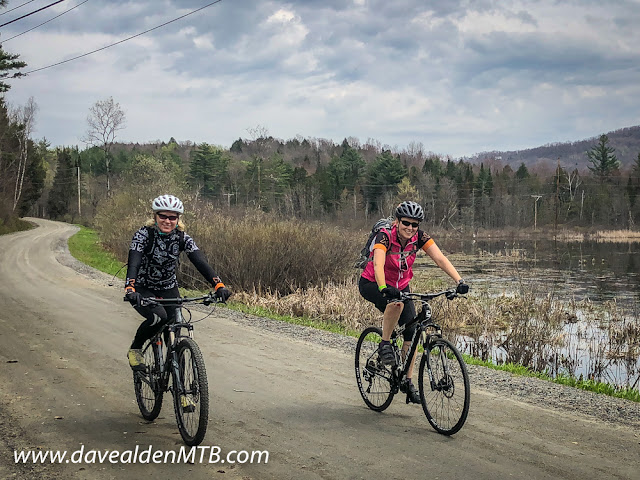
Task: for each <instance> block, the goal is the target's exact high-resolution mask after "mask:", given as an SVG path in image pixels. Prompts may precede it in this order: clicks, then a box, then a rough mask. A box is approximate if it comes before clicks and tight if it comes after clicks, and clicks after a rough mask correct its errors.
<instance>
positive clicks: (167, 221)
mask: <svg viewBox="0 0 640 480" xmlns="http://www.w3.org/2000/svg"><path fill="white" fill-rule="evenodd" d="M155 217H156V224H157V225H158V229H159V230H160V231H161V232H162V233H171V232H172V231H173V229H174V228H176V225H178V218H179V215H178V214H177V213H176V212H169V211H164V212H156V215H155Z"/></svg>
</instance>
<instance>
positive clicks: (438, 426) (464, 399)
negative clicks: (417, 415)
mask: <svg viewBox="0 0 640 480" xmlns="http://www.w3.org/2000/svg"><path fill="white" fill-rule="evenodd" d="M429 372H431V375H429ZM425 375H426V377H425ZM431 379H433V383H432V381H431ZM418 389H419V391H420V400H421V403H422V410H423V411H424V414H425V415H426V417H427V420H428V421H429V423H430V424H431V426H432V427H433V428H434V429H435V430H436V431H437V432H439V433H442V434H444V435H453V434H454V433H456V432H458V431H459V430H460V429H461V428H462V426H463V425H464V422H465V421H466V420H467V415H468V414H469V403H470V398H471V387H470V383H469V374H468V373H467V367H466V365H465V363H464V360H463V359H462V355H461V354H460V352H459V351H458V349H457V348H456V347H455V346H454V345H453V344H452V343H451V342H449V341H448V340H446V339H444V338H436V339H434V340H432V341H431V342H430V343H429V348H428V349H427V350H425V352H424V353H423V355H422V360H421V361H420V369H419V375H418Z"/></svg>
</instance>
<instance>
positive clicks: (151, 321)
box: [131, 287, 180, 348]
mask: <svg viewBox="0 0 640 480" xmlns="http://www.w3.org/2000/svg"><path fill="white" fill-rule="evenodd" d="M136 291H137V292H138V293H140V294H141V295H142V296H143V297H156V298H176V297H179V296H180V292H179V291H178V287H174V288H170V289H169V290H149V289H147V288H145V287H136ZM133 308H135V310H136V311H137V312H138V313H139V314H140V315H142V316H143V317H144V318H145V320H144V322H142V323H141V324H140V326H139V327H138V331H137V332H136V336H135V338H134V339H133V342H132V343H131V348H142V346H143V345H144V342H145V340H148V339H150V338H151V337H153V336H154V335H155V334H156V333H158V332H159V331H160V329H161V328H162V327H163V326H165V325H166V324H167V322H169V321H170V320H172V319H173V318H175V316H176V308H177V307H163V306H160V305H156V306H153V307H136V306H134V307H133Z"/></svg>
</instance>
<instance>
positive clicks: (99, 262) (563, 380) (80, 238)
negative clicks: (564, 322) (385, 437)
mask: <svg viewBox="0 0 640 480" xmlns="http://www.w3.org/2000/svg"><path fill="white" fill-rule="evenodd" d="M69 251H70V252H71V254H72V255H73V256H74V257H75V258H77V259H78V260H79V261H81V262H83V263H85V264H87V265H89V266H91V267H93V268H96V269H98V270H100V271H102V272H105V273H108V274H110V275H114V274H116V272H118V270H119V269H120V268H121V267H122V262H121V261H120V260H118V259H117V258H116V257H115V256H114V255H113V254H112V253H110V252H108V251H106V250H105V249H104V248H103V246H102V244H101V243H100V241H99V239H98V235H97V233H96V232H95V231H94V230H92V229H89V228H86V227H83V226H80V231H79V232H78V233H76V234H75V235H73V236H72V237H71V238H70V239H69ZM125 275H126V271H125V269H122V270H120V272H119V273H118V274H117V277H118V278H121V279H124V277H125ZM422 286H425V287H426V286H427V285H422ZM437 286H438V283H437V282H436V283H435V284H429V285H428V287H437ZM430 289H431V288H427V290H430ZM180 293H181V295H183V296H198V295H202V294H203V293H205V292H202V291H199V290H189V289H183V288H181V289H180ZM239 296H240V297H241V298H242V299H243V300H251V299H252V297H255V292H254V293H253V294H252V295H249V294H246V293H241V294H240V295H239ZM227 306H228V308H231V309H233V310H236V311H239V312H242V313H246V314H250V315H255V316H258V317H265V318H271V319H274V320H278V321H282V322H287V323H291V324H295V325H303V326H308V327H312V328H316V329H319V330H324V331H328V332H333V333H338V334H341V335H347V336H351V337H354V338H358V337H359V336H360V330H359V329H358V328H359V327H360V325H354V327H356V328H352V327H350V326H348V325H347V324H342V323H338V322H331V321H327V320H322V319H318V318H315V317H313V316H309V315H306V314H303V315H301V316H296V315H293V314H283V313H278V311H277V308H275V307H272V306H264V305H259V304H258V305H250V304H248V303H243V302H240V301H237V300H236V301H230V302H228V304H227ZM463 356H464V359H465V362H466V363H467V364H469V365H479V366H483V367H487V368H491V369H494V370H501V371H506V372H509V373H512V374H515V375H522V376H527V377H536V378H539V379H541V380H546V381H550V382H554V383H558V384H562V385H568V386H571V387H575V388H580V389H582V390H587V391H592V392H596V393H601V394H605V395H609V396H613V397H619V398H623V399H626V400H631V401H634V402H640V392H639V391H638V390H635V389H630V388H617V387H616V386H614V385H611V384H608V383H603V382H595V381H592V380H584V379H582V378H575V377H571V376H567V375H563V374H559V375H557V376H556V377H553V376H551V375H548V374H547V373H540V372H536V371H534V370H532V369H530V368H528V367H525V366H522V365H519V364H514V363H507V364H502V365H497V364H495V363H494V362H492V361H485V360H481V359H479V358H477V357H473V356H470V355H468V354H464V355H463Z"/></svg>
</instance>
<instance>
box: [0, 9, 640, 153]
mask: <svg viewBox="0 0 640 480" xmlns="http://www.w3.org/2000/svg"><path fill="white" fill-rule="evenodd" d="M24 1H25V0H10V1H9V4H8V6H7V8H5V9H4V10H0V13H3V12H5V11H6V10H7V9H10V8H12V7H15V6H18V5H20V4H22V3H24ZM81 1H82V0H66V1H64V2H62V3H60V4H58V5H56V6H55V7H52V8H49V9H47V10H44V11H42V12H40V13H37V14H35V15H32V16H30V17H28V18H25V19H23V20H20V21H18V22H15V23H13V24H11V25H8V26H6V27H2V28H0V42H2V44H3V48H4V49H5V50H7V51H8V52H11V53H19V54H20V55H21V59H22V60H24V61H26V62H27V63H28V67H27V68H26V69H25V71H29V70H33V69H36V68H40V67H44V66H47V65H50V64H53V63H56V62H59V61H62V60H65V59H68V58H71V57H74V56H77V55H80V54H83V53H85V52H89V51H91V50H95V49H97V48H100V47H103V46H105V45H108V44H111V43H114V42H117V41H119V40H122V39H125V38H127V37H129V36H131V35H135V34H137V33H140V32H142V31H144V30H147V29H149V28H152V27H155V26H157V25H160V24H162V23H164V22H167V21H169V20H172V19H174V18H176V17H178V16H180V15H184V14H186V13H188V12H190V11H192V10H195V9H196V8H200V7H202V6H204V5H206V4H207V3H210V1H212V0H131V1H128V2H127V1H116V0H111V1H99V0H89V1H87V2H86V3H84V4H83V5H81V6H79V7H78V8H76V9H74V10H72V11H70V12H69V13H67V14H65V15H63V16H61V17H60V18H58V19H56V20H53V21H51V22H50V23H47V24H46V25H44V26H42V27H40V28H37V29H35V30H33V31H32V32H29V33H26V34H24V35H21V36H19V37H17V38H15V39H11V40H9V38H10V37H12V36H14V35H16V34H19V33H21V32H23V31H25V30H27V29H29V28H32V27H34V26H36V25H38V24H39V23H42V22H44V21H46V20H48V19H49V18H51V17H53V16H55V15H58V14H60V13H62V12H63V11H65V10H68V9H69V8H71V7H73V6H75V5H77V4H79V3H81ZM52 2H53V0H36V1H33V2H31V3H29V4H28V5H25V6H23V7H21V8H19V9H17V10H15V11H13V12H9V13H6V14H5V15H2V16H0V20H1V21H0V24H1V23H4V22H6V21H9V20H11V19H13V18H16V17H17V16H19V15H21V14H25V13H28V12H30V11H33V10H36V9H37V8H40V7H42V6H45V5H48V4H50V3H52ZM11 84H12V89H11V90H10V91H9V93H8V94H7V95H6V99H7V101H8V102H10V103H12V104H14V105H15V104H23V103H24V102H25V101H26V100H27V99H28V98H29V97H30V96H33V97H34V99H35V101H36V103H37V104H38V106H39V108H40V109H39V112H38V116H37V124H36V131H35V136H36V137H37V138H41V137H46V138H47V139H49V140H50V141H51V142H52V144H53V145H76V144H78V145H80V146H81V147H82V145H83V144H82V143H81V141H80V138H81V137H82V136H83V134H84V132H85V131H86V128H87V125H86V117H87V114H88V111H89V108H90V107H91V105H92V104H93V103H95V102H96V101H97V100H102V99H105V98H108V97H109V96H112V97H113V98H114V100H115V101H117V102H119V103H120V105H121V106H122V108H123V109H124V111H125V113H126V117H127V122H126V129H125V130H123V131H122V132H120V134H119V139H120V140H122V141H132V142H148V141H154V140H156V139H161V140H165V141H166V140H168V139H169V138H170V137H171V136H173V137H175V138H176V139H177V140H179V141H180V140H191V141H195V142H207V143H211V144H216V145H222V146H225V147H230V146H231V143H232V142H233V141H234V140H235V139H237V138H239V137H242V138H251V135H250V133H249V132H248V130H247V129H250V128H252V127H256V126H258V125H259V126H261V127H263V128H265V129H266V130H268V132H269V134H270V135H272V136H274V137H276V138H281V139H284V140H287V139H290V138H294V137H296V135H301V136H302V137H316V138H326V139H331V140H333V141H334V142H336V143H339V142H341V141H342V139H343V138H345V137H356V138H358V139H359V140H360V142H362V143H365V142H367V140H368V139H370V138H371V139H374V140H376V141H378V142H380V143H381V144H383V145H389V146H391V147H397V148H399V149H403V148H406V147H407V146H408V145H409V144H410V143H411V142H416V143H417V142H420V143H422V144H423V145H424V149H425V150H426V151H433V152H435V153H440V154H444V155H452V156H453V157H460V156H470V155H473V154H474V153H479V152H482V151H491V150H517V149H524V148H530V147H536V146H540V145H543V144H546V143H552V142H565V141H573V140H582V139H585V138H589V137H593V136H596V135H599V134H601V133H604V132H609V131H611V130H616V129H618V128H623V127H628V126H633V125H639V124H640V0H627V1H624V0H609V1H608V2H603V1H601V0H598V1H595V0H593V1H592V0H558V1H546V0H539V1H510V0H495V1H491V0H473V1H458V0H446V1H442V0H440V1H430V0H300V1H290V2H284V1H279V0H275V1H265V0H221V1H220V2H219V3H217V4H215V5H212V6H210V7H208V8H206V9H204V10H202V11H200V12H198V13H195V14H193V15H191V16H188V17H186V18H184V19H182V20H179V21H177V22H174V23H171V24H169V25H167V26H165V27H162V28H160V29H157V30H154V31H153V32H150V33H148V34H146V35H143V36H140V37H137V38H135V39H133V40H130V41H127V42H125V43H122V44H120V45H117V46H114V47H112V48H109V49H107V50H104V51H101V52H98V53H95V54H93V55H90V56H87V57H84V58H81V59H79V60H75V61H72V62H69V63H66V64H63V65H60V66H57V67H53V68H49V69H46V70H42V71H39V72H35V73H33V74H30V75H29V76H28V77H26V78H22V79H18V80H12V82H11Z"/></svg>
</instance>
